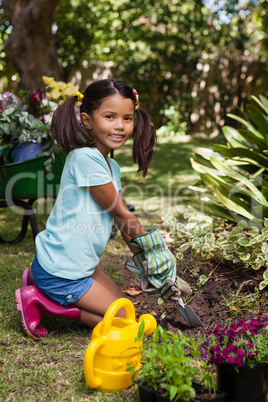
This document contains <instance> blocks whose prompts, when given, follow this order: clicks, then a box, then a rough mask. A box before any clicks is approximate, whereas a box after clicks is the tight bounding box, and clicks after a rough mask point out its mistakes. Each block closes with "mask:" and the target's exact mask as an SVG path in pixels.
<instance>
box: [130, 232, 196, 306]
mask: <svg viewBox="0 0 268 402" xmlns="http://www.w3.org/2000/svg"><path fill="white" fill-rule="evenodd" d="M130 243H131V244H132V245H133V246H136V247H141V248H142V250H143V251H142V252H139V253H136V254H134V256H133V262H134V263H132V262H130V261H127V262H126V264H125V266H126V268H127V269H128V270H129V271H131V272H132V273H133V274H134V275H136V276H138V277H139V278H140V279H141V287H142V290H143V291H144V292H147V293H150V294H151V295H152V296H155V297H161V298H162V299H167V298H174V296H175V298H176V299H177V298H178V295H179V294H180V293H182V294H184V295H185V294H188V293H190V292H191V288H190V286H189V285H188V284H187V283H186V282H185V281H183V280H182V279H181V278H179V277H177V276H176V259H175V257H174V255H173V254H172V253H171V251H170V250H169V249H168V247H167V245H166V242H165V240H164V239H163V237H162V236H161V234H160V233H159V230H158V229H157V228H153V229H151V230H150V231H149V232H148V233H146V234H145V235H142V236H135V237H134V238H133V239H131V241H130Z"/></svg>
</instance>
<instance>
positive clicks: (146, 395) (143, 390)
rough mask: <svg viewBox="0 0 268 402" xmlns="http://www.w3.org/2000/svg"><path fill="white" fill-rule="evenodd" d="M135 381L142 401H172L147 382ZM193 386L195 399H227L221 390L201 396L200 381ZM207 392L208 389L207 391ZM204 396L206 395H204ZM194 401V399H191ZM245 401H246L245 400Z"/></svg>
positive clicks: (203, 400)
mask: <svg viewBox="0 0 268 402" xmlns="http://www.w3.org/2000/svg"><path fill="white" fill-rule="evenodd" d="M135 383H136V384H137V385H138V387H139V396H140V402H170V399H169V398H168V397H167V396H163V395H161V394H160V393H159V392H156V391H154V390H153V389H152V388H151V387H150V388H149V387H147V386H146V383H143V384H140V380H137V381H135ZM193 386H194V387H195V388H196V398H195V399H194V400H195V401H201V400H202V402H209V401H211V402H223V401H225V399H224V398H225V396H226V394H225V393H224V392H221V391H216V393H215V394H213V393H212V394H210V395H208V396H207V397H204V398H203V397H202V399H201V397H200V395H201V392H202V390H201V386H200V385H199V384H198V383H193ZM205 393H206V391H205ZM203 396H204V395H203ZM191 401H192V399H191ZM177 402H182V399H178V400H177ZM244 402H245V401H244Z"/></svg>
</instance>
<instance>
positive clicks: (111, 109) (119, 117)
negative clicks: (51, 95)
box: [81, 95, 134, 158]
mask: <svg viewBox="0 0 268 402" xmlns="http://www.w3.org/2000/svg"><path fill="white" fill-rule="evenodd" d="M81 119H82V121H83V124H84V125H85V127H86V128H87V129H88V130H90V131H91V133H92V134H93V136H94V138H95V140H96V142H97V146H96V147H97V149H98V150H99V151H100V152H101V153H102V155H103V156H104V157H105V158H106V157H107V156H108V154H109V153H110V151H111V149H118V148H120V147H122V145H123V144H124V143H125V142H126V141H127V140H128V139H129V138H130V137H131V135H132V133H133V129H134V105H133V102H132V100H131V99H127V98H123V97H122V96H121V95H112V96H109V97H108V98H106V99H105V100H104V101H103V102H102V104H101V106H100V108H99V109H97V110H95V112H94V113H93V116H89V115H88V114H86V113H81Z"/></svg>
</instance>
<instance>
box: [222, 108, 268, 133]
mask: <svg viewBox="0 0 268 402" xmlns="http://www.w3.org/2000/svg"><path fill="white" fill-rule="evenodd" d="M227 116H228V117H231V118H232V119H234V120H236V121H239V123H242V124H243V125H244V126H246V127H247V129H248V130H250V131H251V132H252V133H253V134H254V135H256V137H258V138H262V139H265V138H264V136H263V135H262V134H261V133H260V132H259V131H258V130H256V128H255V127H254V126H253V125H252V124H251V123H249V122H248V121H247V120H245V119H243V118H242V117H239V116H236V115H234V114H231V113H229V114H227Z"/></svg>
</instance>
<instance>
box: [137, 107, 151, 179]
mask: <svg viewBox="0 0 268 402" xmlns="http://www.w3.org/2000/svg"><path fill="white" fill-rule="evenodd" d="M136 116H137V121H136V124H135V127H134V131H133V138H134V143H133V160H134V162H135V163H138V166H139V169H138V172H141V171H142V173H143V177H145V176H146V174H147V170H148V167H149V165H150V163H151V160H152V157H153V153H154V151H153V148H154V145H155V143H156V131H155V128H154V127H153V126H152V124H151V121H150V119H149V116H148V115H147V113H146V112H145V111H144V110H142V109H141V108H138V109H137V110H136Z"/></svg>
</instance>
